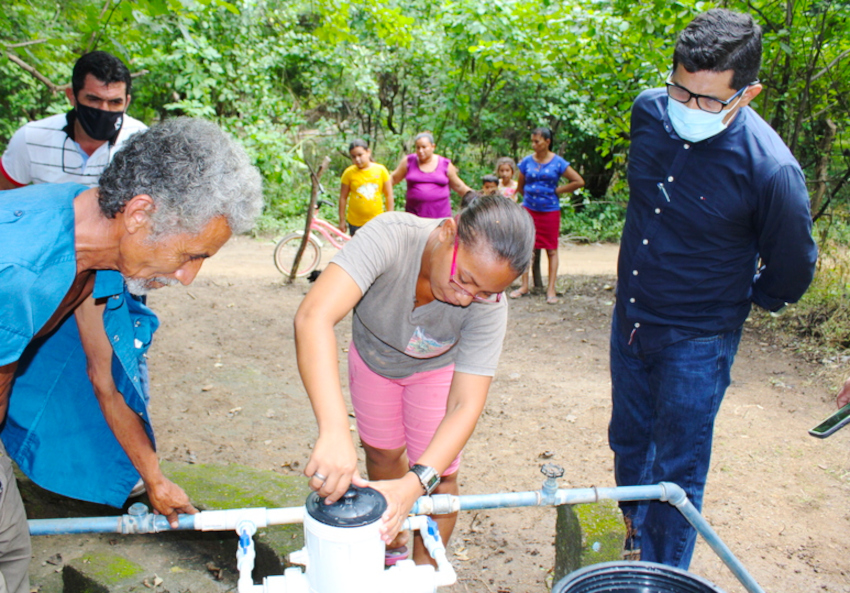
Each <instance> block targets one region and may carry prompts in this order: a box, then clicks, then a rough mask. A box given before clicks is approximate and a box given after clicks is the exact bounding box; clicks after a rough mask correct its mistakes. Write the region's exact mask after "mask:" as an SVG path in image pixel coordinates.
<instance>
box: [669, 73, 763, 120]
mask: <svg viewBox="0 0 850 593" xmlns="http://www.w3.org/2000/svg"><path fill="white" fill-rule="evenodd" d="M671 76H672V75H671ZM664 84H666V85H667V96H668V97H670V98H671V99H673V100H674V101H678V102H679V103H688V102H689V101H690V100H691V99H696V100H697V107H699V108H700V109H702V110H703V111H707V112H708V113H720V112H721V111H723V108H724V107H726V106H727V105H729V104H730V103H731V102H732V101H734V100H735V99H736V98H737V97H738V96H740V95H741V94H742V93H743V92H744V91H745V90H747V89H748V88H749V87H751V86H753V85H754V84H758V81H757V80H755V81H753V82H751V83H750V84H747V85H744V86H743V87H742V88H741V89H739V90H738V92H737V93H735V94H734V95H732V96H731V97H729V98H728V99H726V100H725V101H723V100H721V99H716V98H715V97H709V96H708V95H698V94H696V93H692V92H691V91H689V90H688V89H686V88H685V87H683V86H679V85H678V84H676V83H674V82H671V81H670V76H668V77H667V81H666V82H665V83H664Z"/></svg>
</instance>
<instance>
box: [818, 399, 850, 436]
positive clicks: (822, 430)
mask: <svg viewBox="0 0 850 593" xmlns="http://www.w3.org/2000/svg"><path fill="white" fill-rule="evenodd" d="M847 424H850V404H847V405H846V406H844V407H843V408H841V409H840V410H838V411H837V412H835V413H834V414H831V415H830V416H829V417H827V418H826V419H825V420H824V421H823V422H821V423H820V424H818V425H817V426H815V427H814V428H812V429H811V430H809V434H810V435H812V436H813V437H817V438H819V439H825V438H826V437H828V436H829V435H831V434H832V433H834V432H835V431H836V430H838V429H839V428H841V427H842V426H845V425H847Z"/></svg>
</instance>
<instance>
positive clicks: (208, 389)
mask: <svg viewBox="0 0 850 593" xmlns="http://www.w3.org/2000/svg"><path fill="white" fill-rule="evenodd" d="M213 387H215V386H214V385H212V384H209V385H204V386H203V387H201V391H212V388H213Z"/></svg>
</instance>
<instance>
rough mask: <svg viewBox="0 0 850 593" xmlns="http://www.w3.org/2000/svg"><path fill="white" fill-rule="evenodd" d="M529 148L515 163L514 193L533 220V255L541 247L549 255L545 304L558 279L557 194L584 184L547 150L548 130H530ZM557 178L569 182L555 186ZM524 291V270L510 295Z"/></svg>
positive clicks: (549, 143)
mask: <svg viewBox="0 0 850 593" xmlns="http://www.w3.org/2000/svg"><path fill="white" fill-rule="evenodd" d="M531 147H532V148H533V149H534V154H530V155H528V156H527V157H525V158H524V159H522V161H521V162H520V164H519V179H518V180H517V190H516V193H517V194H518V195H521V196H522V197H523V200H522V205H523V206H525V208H526V210H528V212H529V214H531V218H533V219H534V229H535V233H536V234H535V238H534V257H535V258H538V257H540V250H541V249H545V250H546V255H547V256H548V257H549V285H548V287H547V288H546V303H548V304H550V305H555V304H557V303H558V296H557V293H556V292H555V282H556V281H557V279H558V235H559V234H560V231H561V203H560V200H559V198H558V196H559V194H566V193H572V192H574V191H576V190H577V189H579V188H580V187H584V179H582V177H581V175H579V174H578V173H577V172H576V171H575V169H573V168H572V167H570V163H569V161H566V160H564V159H563V157H560V156H558V155H557V154H555V153H554V152H552V151H551V150H550V149H551V147H552V130H550V129H549V128H535V129H534V131H533V132H532V133H531ZM561 177H564V178H566V179H567V181H568V182H569V183H567V184H566V185H558V184H559V183H560V181H561ZM527 294H528V271H527V270H526V272H525V273H524V274H523V275H522V285H521V286H520V287H519V288H518V289H517V290H514V291H513V292H512V293H511V294H510V297H511V298H512V299H516V298H519V297H521V296H525V295H527Z"/></svg>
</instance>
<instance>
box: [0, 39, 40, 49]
mask: <svg viewBox="0 0 850 593" xmlns="http://www.w3.org/2000/svg"><path fill="white" fill-rule="evenodd" d="M47 41H48V40H47V39H33V40H32V41H22V42H21V43H4V44H3V46H4V47H5V48H6V49H12V48H14V47H25V46H27V45H36V44H38V43H47Z"/></svg>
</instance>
